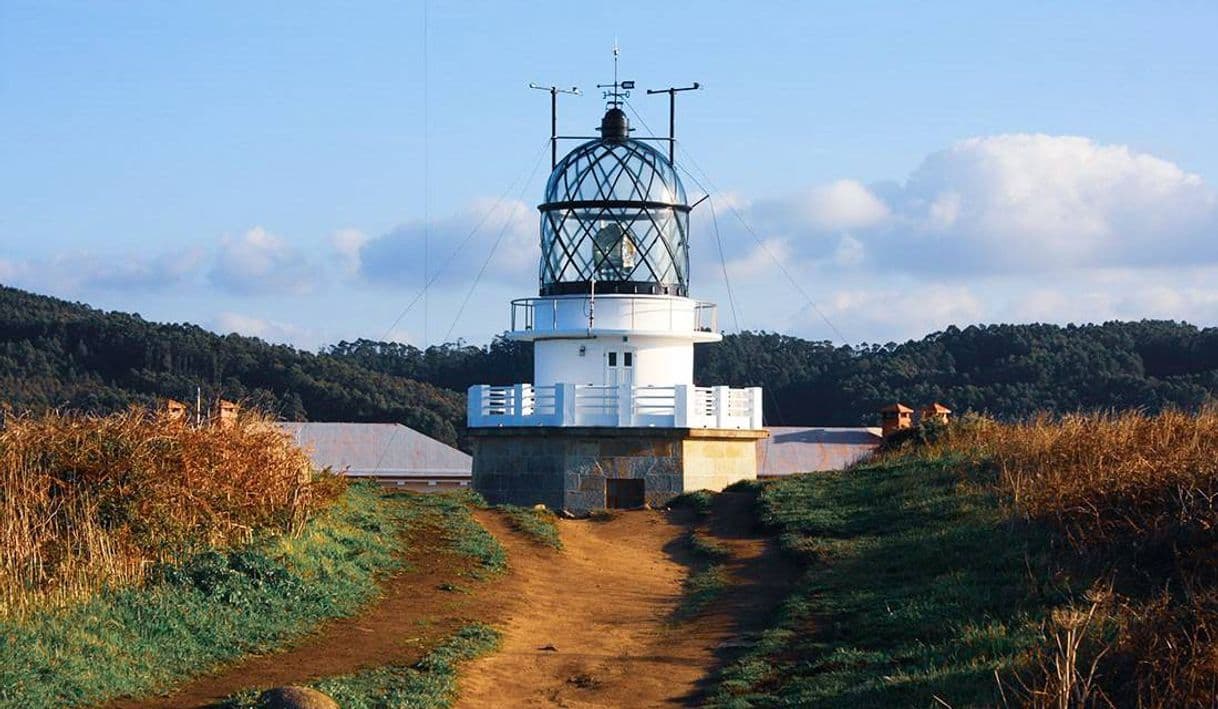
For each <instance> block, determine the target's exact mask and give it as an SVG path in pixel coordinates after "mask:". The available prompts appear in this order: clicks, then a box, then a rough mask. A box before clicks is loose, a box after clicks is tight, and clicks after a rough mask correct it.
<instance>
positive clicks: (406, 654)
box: [112, 494, 791, 707]
mask: <svg viewBox="0 0 1218 709" xmlns="http://www.w3.org/2000/svg"><path fill="white" fill-rule="evenodd" d="M749 503H750V499H749V498H748V497H747V496H745V495H732V494H724V495H720V496H719V497H718V499H717V501H716V509H715V514H714V515H713V517H712V518H711V521H710V523H709V524H707V523H705V522H703V523H701V526H702V527H703V528H707V527H709V528H708V529H704V531H708V532H709V533H711V534H712V535H713V536H715V537H716V538H717V539H718V540H719V541H720V542H721V543H723V544H725V545H727V546H728V547H729V548H730V549H731V550H732V552H733V559H732V560H731V561H729V562H727V564H726V568H727V570H728V572H729V574H730V575H731V577H732V580H733V585H732V586H731V587H730V588H729V589H728V590H727V591H726V592H725V594H724V595H723V596H722V597H721V598H720V599H718V600H717V601H715V602H714V603H713V604H712V605H711V606H710V608H709V609H708V610H707V611H705V612H704V613H703V614H701V615H699V616H697V617H695V618H692V619H688V620H684V621H681V622H676V621H674V620H672V614H673V611H674V610H675V609H676V607H677V604H678V602H679V600H680V596H681V582H682V580H683V579H684V578H685V576H686V575H687V573H688V572H689V566H688V564H689V562H690V561H691V559H690V557H689V553H690V552H689V550H688V549H687V548H686V544H685V542H684V533H685V531H686V530H687V529H688V528H689V526H688V525H689V524H691V523H692V521H691V520H682V519H679V518H674V517H673V515H672V514H670V513H665V512H658V511H636V512H623V513H619V514H617V515H616V516H615V517H614V518H613V519H611V520H608V521H588V520H583V521H571V520H560V521H559V530H560V534H561V536H562V540H563V544H564V549H563V550H562V551H555V550H553V549H550V548H548V547H542V546H539V545H537V544H535V543H533V542H531V541H530V540H528V539H526V538H524V537H522V536H520V535H518V534H516V533H515V532H513V531H511V530H510V529H509V528H508V527H507V525H506V523H505V522H504V521H503V518H502V517H501V516H500V515H499V514H498V513H495V512H479V513H478V514H477V516H478V520H479V521H480V522H481V523H482V524H483V525H485V526H486V527H487V529H489V530H490V531H491V532H492V533H493V534H494V535H495V536H496V537H497V538H498V539H499V540H500V541H501V542H502V543H503V545H504V547H505V548H506V549H507V552H508V563H509V566H510V570H509V572H508V573H507V575H506V576H504V577H502V578H498V579H495V580H492V581H490V582H483V583H476V582H470V583H468V585H469V587H470V590H471V593H468V594H463V593H453V592H451V591H444V590H441V588H440V587H441V585H442V584H443V583H444V582H446V581H452V580H454V575H455V572H456V571H457V570H458V569H460V568H468V567H469V565H470V563H471V562H469V561H468V560H466V559H462V558H460V557H456V556H455V555H452V554H435V553H429V554H424V555H419V556H418V557H416V558H411V559H410V561H411V563H412V565H413V567H414V568H413V570H412V571H411V572H408V573H404V574H401V575H399V576H396V577H394V578H391V579H389V580H388V581H387V582H386V584H385V587H384V590H383V595H382V598H381V599H380V600H379V601H378V602H377V603H376V604H375V605H374V606H372V607H371V608H369V609H368V610H367V611H365V612H364V613H362V614H360V615H358V616H356V617H354V618H348V619H340V620H336V621H332V622H329V623H326V624H324V625H322V626H321V627H320V628H319V629H318V630H317V631H316V632H314V633H312V634H311V635H309V636H308V637H306V638H304V639H303V640H302V641H300V642H298V643H297V644H295V645H294V646H292V647H290V648H288V649H285V650H284V651H282V652H279V653H274V654H269V655H263V656H256V657H253V658H249V659H247V660H245V661H242V662H240V663H238V664H235V665H233V666H231V667H229V668H227V669H225V670H221V671H220V672H218V673H216V674H213V675H210V676H206V677H202V678H199V679H196V680H194V681H191V682H189V683H187V684H185V685H183V686H181V687H179V688H177V690H176V691H175V692H174V693H173V694H171V695H168V696H162V697H152V698H145V699H143V700H140V701H119V702H116V703H114V704H113V705H112V706H117V707H197V706H206V705H208V704H211V703H213V702H215V701H216V700H219V699H221V698H223V697H225V696H227V695H229V694H232V693H234V692H236V691H239V690H242V689H246V688H249V687H270V686H277V685H284V684H303V683H306V682H309V681H312V680H315V679H318V678H321V677H327V676H333V675H340V674H347V673H350V672H354V671H356V670H358V669H362V668H368V667H376V666H380V665H386V664H404V663H409V662H412V661H414V660H416V659H418V658H419V657H421V656H422V655H423V654H424V653H425V652H426V651H427V650H428V649H430V648H431V647H434V645H435V644H436V643H437V642H439V641H440V640H441V639H443V638H444V637H446V636H447V635H448V634H450V633H451V632H453V631H455V630H456V629H457V628H459V627H461V626H462V625H464V624H466V623H468V622H471V621H473V620H481V621H483V622H487V623H491V624H493V625H495V626H496V627H497V628H499V629H500V630H501V631H503V633H504V642H503V647H502V649H501V650H500V651H498V652H496V653H494V654H492V655H489V656H487V657H484V658H481V659H479V660H475V661H474V662H471V663H469V664H467V665H466V666H465V667H464V668H463V669H462V672H461V678H460V687H461V698H460V700H459V702H458V706H460V707H517V706H564V707H624V706H629V707H645V706H658V705H666V704H667V705H672V704H677V705H680V704H687V705H688V704H696V703H698V698H699V696H700V692H701V690H702V684H703V683H704V682H705V681H706V680H707V679H708V678H709V677H710V675H711V673H712V672H713V671H714V669H715V668H716V667H718V666H719V665H720V664H721V663H722V662H723V661H725V660H726V659H727V658H728V657H730V654H731V653H733V652H735V651H736V650H734V648H736V647H739V646H740V645H741V643H742V642H743V643H747V641H748V639H749V638H750V636H751V633H753V632H754V631H756V630H758V629H760V627H762V624H763V623H764V621H765V619H766V618H767V617H768V615H769V613H770V612H771V610H772V609H773V607H774V606H775V604H776V603H777V602H778V601H779V600H780V599H781V597H782V593H783V590H784V589H785V588H786V585H787V584H788V583H789V582H790V581H791V572H790V569H789V567H788V566H787V564H786V563H785V562H784V561H783V560H782V559H781V557H779V555H778V554H777V552H776V550H775V548H774V546H773V543H772V540H768V539H765V538H761V537H758V536H755V535H753V534H752V533H751V531H750V524H751V519H752V517H751V515H750V514H749V509H748V505H749ZM406 546H407V548H410V547H412V546H413V545H409V544H408V545H406ZM463 583H465V582H463ZM550 648H552V649H550Z"/></svg>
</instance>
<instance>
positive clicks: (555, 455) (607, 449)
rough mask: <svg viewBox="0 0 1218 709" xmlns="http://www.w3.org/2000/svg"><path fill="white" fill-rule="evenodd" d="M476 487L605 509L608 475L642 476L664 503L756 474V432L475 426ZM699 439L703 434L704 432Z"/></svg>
mask: <svg viewBox="0 0 1218 709" xmlns="http://www.w3.org/2000/svg"><path fill="white" fill-rule="evenodd" d="M471 433H473V434H474V435H473V437H472V441H473V447H474V467H473V484H474V489H475V490H477V491H478V492H480V493H481V494H482V495H483V496H484V497H485V498H486V499H487V501H488V502H490V503H491V504H505V503H506V504H515V505H526V506H531V505H535V504H537V503H541V504H544V505H545V506H546V507H549V508H550V509H554V510H560V509H566V510H571V511H577V512H585V511H589V510H598V509H604V507H605V480H607V479H612V478H633V479H640V478H641V479H642V480H643V481H644V483H643V484H644V490H645V493H644V494H645V499H646V502H647V504H649V505H651V506H652V507H659V506H662V505H664V504H665V503H667V502H668V501H669V500H671V499H672V498H673V497H676V496H677V495H679V494H681V493H682V492H685V491H687V490H698V489H702V488H707V489H712V490H720V489H722V488H723V487H724V486H726V485H728V484H730V483H732V482H735V481H736V480H741V479H754V478H756V477H757V467H756V440H757V438H756V437H749V438H743V439H733V440H726V441H725V440H690V439H689V438H688V436H689V432H688V431H686V430H684V429H605V428H599V429H571V428H537V429H532V428H530V429H490V430H484V431H479V430H478V429H472V430H471ZM701 438H705V436H704V435H701Z"/></svg>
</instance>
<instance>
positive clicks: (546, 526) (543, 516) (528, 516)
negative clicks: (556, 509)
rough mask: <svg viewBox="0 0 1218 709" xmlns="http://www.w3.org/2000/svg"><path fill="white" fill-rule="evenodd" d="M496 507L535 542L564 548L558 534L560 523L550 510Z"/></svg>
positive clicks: (518, 529)
mask: <svg viewBox="0 0 1218 709" xmlns="http://www.w3.org/2000/svg"><path fill="white" fill-rule="evenodd" d="M495 509H497V510H499V511H501V512H503V513H504V514H505V515H507V521H508V524H509V525H511V527H512V529H514V530H516V531H517V532H520V533H521V534H523V535H524V536H526V537H528V538H529V539H531V540H533V541H534V542H536V543H538V544H540V545H542V546H547V547H553V548H554V549H562V538H561V537H560V536H559V534H558V523H557V520H556V518H555V517H554V513H553V512H550V511H549V510H544V509H542V510H539V509H533V508H531V507H519V506H517V505H497V506H496V507H495Z"/></svg>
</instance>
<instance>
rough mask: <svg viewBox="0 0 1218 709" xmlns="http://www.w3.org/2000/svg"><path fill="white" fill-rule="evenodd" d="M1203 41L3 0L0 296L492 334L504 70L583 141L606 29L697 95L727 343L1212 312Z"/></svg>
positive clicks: (525, 100)
mask: <svg viewBox="0 0 1218 709" xmlns="http://www.w3.org/2000/svg"><path fill="white" fill-rule="evenodd" d="M1216 31H1218V3H1213V2H1155V3H1138V2H1074V3H1049V2H1018V3H1015V2H1012V3H975V2H930V3H920V4H918V5H917V6H916V7H913V6H909V5H907V4H904V3H868V2H851V3H840V4H829V3H806V2H789V3H788V2H767V3H739V2H735V3H727V2H713V1H711V0H704V1H703V2H697V3H693V2H688V3H687V2H671V3H652V2H633V1H628V0H621V1H619V2H613V3H586V4H585V3H570V2H548V1H547V2H529V3H523V2H522V3H515V2H447V3H439V2H434V1H433V2H430V3H427V4H424V3H419V2H415V3H403V2H393V3H376V2H362V3H310V2H298V3H292V4H288V5H283V4H276V3H248V2H246V3H236V2H232V3H227V2H210V3H163V2H81V3H66V2H56V1H54V0H50V1H48V0H39V1H37V2H26V1H25V0H0V283H2V284H5V285H10V286H15V287H19V288H23V289H27V290H31V291H35V292H39V293H45V294H49V295H55V296H58V297H63V298H67V299H70V300H75V301H82V302H85V303H89V304H91V305H93V306H95V307H99V308H104V309H107V310H122V311H128V312H137V313H140V314H141V315H142V316H143V317H145V318H147V319H150V320H157V321H165V322H193V323H197V324H200V325H203V326H204V327H207V328H210V329H212V330H215V331H217V332H221V333H228V332H238V333H241V334H246V335H254V336H258V337H262V338H264V339H267V340H269V341H273V342H286V343H290V344H294V345H296V346H299V347H302V348H307V349H317V348H319V347H322V346H324V345H327V344H332V343H336V342H338V341H341V340H354V339H356V338H361V337H363V338H370V339H394V340H398V341H402V342H409V343H412V344H415V345H420V346H422V345H427V344H437V343H441V342H446V341H456V340H458V339H460V340H464V341H466V342H469V343H474V344H484V343H486V342H488V341H490V339H491V338H493V337H494V336H495V335H497V334H500V333H502V332H503V331H504V330H505V329H507V327H508V325H509V301H510V300H511V299H513V298H520V297H527V296H532V295H536V291H537V259H538V256H539V248H538V221H537V217H538V213H537V211H536V206H537V204H538V203H539V202H540V201H541V197H542V190H543V186H544V182H545V178H546V175H547V172H548V169H549V162H548V148H547V137H548V133H549V96H548V95H547V94H546V93H544V92H542V91H534V90H530V89H529V88H528V84H529V82H537V83H539V84H544V85H550V84H557V85H561V86H579V87H580V88H581V89H582V90H583V95H581V96H562V97H561V101H560V108H559V125H560V132H562V133H564V134H581V135H587V134H590V133H592V132H593V130H594V128H595V127H596V126H597V125H598V122H599V119H600V115H601V114H602V113H603V111H604V102H603V100H602V99H601V96H600V93H599V91H598V90H597V89H596V87H595V85H596V84H598V83H605V82H608V81H611V80H612V79H611V77H612V68H613V67H612V58H611V52H610V48H611V47H612V45H613V43H614V41H615V40H616V42H617V43H618V45H619V46H620V49H621V57H620V74H621V77H622V78H624V79H633V80H635V81H637V84H638V86H639V88H640V89H643V88H653V87H655V88H663V87H668V86H674V85H687V84H689V83H692V82H694V81H697V82H699V83H700V84H701V85H702V87H703V88H702V90H700V91H697V92H689V93H685V94H682V95H681V96H680V98H679V100H678V116H677V133H678V139H679V142H680V147H679V149H678V154H677V162H678V165H679V166H680V169H681V170H682V175H683V176H685V177H686V178H687V179H686V189H687V191H688V192H689V194H690V195H691V196H692V197H694V198H698V197H701V196H702V195H703V194H708V193H709V194H710V199H709V200H707V201H706V202H704V203H703V204H702V205H699V206H698V207H696V208H695V209H694V211H693V214H692V237H691V258H692V262H693V268H692V277H691V291H692V293H691V294H692V295H693V296H695V297H697V298H699V299H703V300H710V301H714V302H717V303H718V304H719V324H720V327H721V328H722V329H723V330H725V331H728V332H731V331H736V330H741V329H745V330H769V331H778V332H784V333H789V334H794V335H799V336H803V337H809V338H814V339H826V340H833V341H836V342H839V343H851V344H857V343H862V342H878V343H884V342H889V341H901V340H904V339H909V338H919V337H922V336H925V335H926V334H929V333H931V332H934V331H937V330H941V329H943V328H946V327H948V326H950V325H957V326H961V327H963V326H966V325H969V324H981V323H995V322H1056V323H1067V322H1075V323H1082V322H1102V321H1106V320H1112V319H1141V318H1169V319H1176V320H1187V321H1189V322H1192V323H1195V324H1197V325H1202V326H1209V325H1218V91H1214V89H1213V87H1214V86H1218V43H1215V42H1214V40H1213V38H1214V36H1215V34H1216ZM628 113H629V114H630V116H631V119H632V121H633V122H634V123H633V125H634V127H635V128H636V129H640V132H643V133H646V132H648V130H649V129H650V128H654V129H655V130H656V131H663V130H664V129H665V128H666V120H667V102H666V100H665V98H664V97H649V96H646V95H645V94H644V92H643V91H640V90H636V91H635V92H633V95H632V96H631V97H630V99H629V111H628ZM566 147H567V148H568V149H569V148H571V147H574V143H569V144H566ZM716 227H717V230H718V237H719V238H718V240H716ZM720 242H721V243H722V253H720V249H719V246H718V244H719V243H720ZM425 283H430V286H429V287H428V288H426V289H424V288H423V286H424V284H425ZM729 293H730V297H729Z"/></svg>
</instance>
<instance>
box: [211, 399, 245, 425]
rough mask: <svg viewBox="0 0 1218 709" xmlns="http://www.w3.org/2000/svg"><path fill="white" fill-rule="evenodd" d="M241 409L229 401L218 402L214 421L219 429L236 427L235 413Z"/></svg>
mask: <svg viewBox="0 0 1218 709" xmlns="http://www.w3.org/2000/svg"><path fill="white" fill-rule="evenodd" d="M240 408H241V407H239V406H237V405H236V404H234V403H233V402H231V401H225V400H224V399H221V400H220V403H219V404H218V405H217V406H216V420H217V421H218V422H219V424H220V427H221V428H231V427H233V426H236V425H237V411H238V410H239V409H240Z"/></svg>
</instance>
